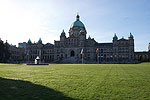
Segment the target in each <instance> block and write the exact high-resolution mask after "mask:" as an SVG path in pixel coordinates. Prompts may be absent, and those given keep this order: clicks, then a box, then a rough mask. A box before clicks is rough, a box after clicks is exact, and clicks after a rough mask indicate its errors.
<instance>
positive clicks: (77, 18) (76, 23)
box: [71, 15, 85, 27]
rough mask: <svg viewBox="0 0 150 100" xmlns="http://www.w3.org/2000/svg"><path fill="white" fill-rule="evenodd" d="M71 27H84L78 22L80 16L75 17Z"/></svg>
mask: <svg viewBox="0 0 150 100" xmlns="http://www.w3.org/2000/svg"><path fill="white" fill-rule="evenodd" d="M71 27H85V26H84V24H83V23H82V22H81V21H80V16H79V15H77V16H76V21H75V22H73V23H72V25H71Z"/></svg>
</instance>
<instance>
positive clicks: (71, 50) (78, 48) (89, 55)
mask: <svg viewBox="0 0 150 100" xmlns="http://www.w3.org/2000/svg"><path fill="white" fill-rule="evenodd" d="M68 33H69V37H66V33H65V32H64V30H63V31H62V33H61V34H60V41H54V61H55V62H59V63H81V62H82V63H125V62H133V60H134V38H133V35H132V34H131V33H130V36H129V38H128V39H124V38H121V39H118V37H117V35H116V34H115V35H114V37H113V41H112V42H110V43H98V42H96V41H95V40H94V38H91V37H90V36H89V37H88V38H87V37H86V35H87V31H86V28H85V25H84V24H83V23H82V21H81V20H80V16H79V15H77V16H76V20H75V21H74V22H73V23H72V24H71V27H70V29H69V32H68Z"/></svg>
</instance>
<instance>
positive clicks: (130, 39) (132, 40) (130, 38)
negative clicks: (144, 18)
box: [128, 33, 134, 46]
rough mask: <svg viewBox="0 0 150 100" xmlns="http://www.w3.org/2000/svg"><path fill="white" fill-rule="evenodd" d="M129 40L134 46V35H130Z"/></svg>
mask: <svg viewBox="0 0 150 100" xmlns="http://www.w3.org/2000/svg"><path fill="white" fill-rule="evenodd" d="M128 40H129V44H130V45H132V46H133V45H134V37H133V35H132V33H130V35H129V37H128Z"/></svg>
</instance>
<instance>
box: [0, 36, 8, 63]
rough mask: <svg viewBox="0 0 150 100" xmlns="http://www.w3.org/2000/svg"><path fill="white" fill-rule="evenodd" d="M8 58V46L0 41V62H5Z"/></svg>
mask: <svg viewBox="0 0 150 100" xmlns="http://www.w3.org/2000/svg"><path fill="white" fill-rule="evenodd" d="M9 57H10V53H9V44H8V43H7V42H6V43H4V42H3V41H2V40H1V39H0V62H7V61H8V59H9Z"/></svg>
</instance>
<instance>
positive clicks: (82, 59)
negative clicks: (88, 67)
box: [82, 53, 83, 64]
mask: <svg viewBox="0 0 150 100" xmlns="http://www.w3.org/2000/svg"><path fill="white" fill-rule="evenodd" d="M82 64H83V53H82Z"/></svg>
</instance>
